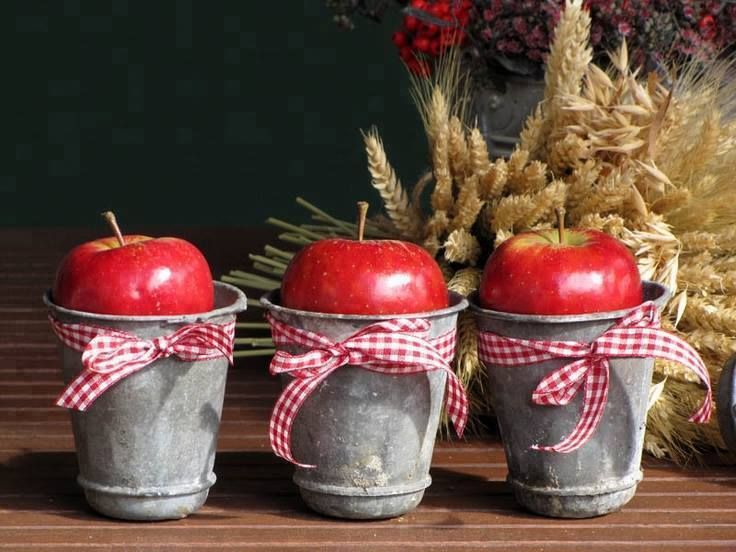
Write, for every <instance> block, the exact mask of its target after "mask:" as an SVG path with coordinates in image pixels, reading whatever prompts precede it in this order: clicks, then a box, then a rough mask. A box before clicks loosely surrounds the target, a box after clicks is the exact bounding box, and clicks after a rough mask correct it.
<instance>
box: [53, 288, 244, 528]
mask: <svg viewBox="0 0 736 552" xmlns="http://www.w3.org/2000/svg"><path fill="white" fill-rule="evenodd" d="M44 301H45V303H46V305H47V306H48V307H49V309H50V311H51V313H52V314H53V316H54V317H55V318H57V319H58V320H60V321H61V322H63V323H72V324H87V325H92V326H101V327H106V328H113V329H116V330H121V331H124V332H128V333H132V334H134V335H136V336H138V337H141V338H145V339H150V338H154V337H158V336H161V335H167V334H171V333H173V332H174V331H176V330H177V329H179V328H180V327H182V326H184V325H186V324H191V323H196V322H211V323H218V324H221V323H227V322H231V321H232V320H233V319H234V318H235V315H236V313H238V312H241V311H243V310H245V308H246V299H245V295H244V294H243V292H242V291H240V290H239V289H237V288H235V287H233V286H230V285H227V284H223V283H220V282H215V309H214V310H212V311H210V312H206V313H201V314H195V315H181V316H169V317H167V316H116V315H105V314H94V313H87V312H80V311H73V310H69V309H65V308H62V307H59V306H58V305H55V304H54V303H53V302H52V300H51V297H50V294H49V293H47V294H46V295H45V296H44ZM81 358H82V353H80V352H79V351H75V350H73V349H71V348H69V347H66V346H64V345H61V359H62V368H63V375H64V382H65V383H69V382H70V381H71V380H73V379H74V378H75V377H76V376H77V374H78V373H79V372H80V371H81V370H82V360H81ZM227 369H228V361H227V359H226V358H217V359H214V360H204V361H198V362H184V361H182V360H180V359H178V358H175V357H169V358H164V359H159V360H157V361H155V362H153V363H152V364H151V365H150V366H147V367H145V368H143V369H142V370H140V371H138V372H136V373H134V374H132V375H130V376H128V377H127V378H124V379H122V380H121V381H119V382H118V383H116V384H115V385H114V386H113V387H111V388H110V389H108V390H107V391H106V392H105V393H104V394H103V395H101V396H100V397H99V398H98V399H97V400H96V401H95V402H94V404H92V406H90V408H89V409H88V410H86V411H85V412H79V411H76V410H73V411H71V416H72V427H73V430H74V441H75V444H76V449H77V459H78V461H79V476H78V477H77V482H78V483H79V485H80V486H81V487H82V488H83V489H84V494H85V496H86V498H87V502H88V503H89V505H90V506H91V507H92V508H93V509H95V510H97V511H98V512H100V513H102V514H105V515H107V516H110V517H114V518H120V519H129V520H149V521H152V520H164V519H178V518H183V517H186V516H188V515H189V514H191V513H192V512H194V511H196V510H197V509H198V508H199V507H200V506H202V504H204V502H205V500H206V499H207V494H208V492H209V488H210V487H211V486H212V485H213V484H214V483H215V479H216V478H215V474H214V472H213V471H212V467H213V465H214V461H215V450H216V446H217V433H218V430H219V426H220V415H221V414H222V403H223V399H224V395H225V379H226V376H227Z"/></svg>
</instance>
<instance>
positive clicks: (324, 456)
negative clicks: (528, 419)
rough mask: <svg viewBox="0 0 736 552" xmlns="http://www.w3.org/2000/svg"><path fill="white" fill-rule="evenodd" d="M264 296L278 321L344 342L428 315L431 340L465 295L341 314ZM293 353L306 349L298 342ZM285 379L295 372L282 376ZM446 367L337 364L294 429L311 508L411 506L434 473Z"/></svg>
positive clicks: (368, 511)
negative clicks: (383, 311)
mask: <svg viewBox="0 0 736 552" xmlns="http://www.w3.org/2000/svg"><path fill="white" fill-rule="evenodd" d="M261 302H262V303H263V304H264V306H265V307H266V308H267V309H269V311H270V312H271V314H272V315H273V316H274V317H275V318H276V319H277V320H279V321H281V322H283V323H286V324H288V325H290V326H293V327H295V328H299V329H304V330H309V331H312V332H316V333H319V334H321V335H323V336H325V337H327V338H329V339H330V340H331V341H334V342H338V341H342V340H344V339H346V338H348V337H349V336H351V335H352V334H354V333H355V332H356V331H358V330H360V329H361V328H364V327H365V326H368V325H370V324H373V323H375V322H379V321H381V320H390V319H395V318H423V319H426V320H428V321H429V323H430V326H431V327H430V331H429V339H433V338H436V337H439V336H441V335H444V334H446V333H447V332H449V331H450V330H452V329H453V328H454V327H455V323H456V321H457V315H458V313H459V312H460V311H461V310H463V309H465V308H466V307H467V304H468V303H467V301H466V300H465V299H464V298H463V297H462V296H460V295H458V294H456V293H451V294H450V307H449V308H446V309H442V310H437V311H432V312H425V313H416V314H401V315H381V316H371V315H340V314H323V313H313V312H307V311H300V310H294V309H289V308H285V307H282V306H280V305H279V304H278V303H279V295H278V292H271V293H269V294H267V295H265V296H264V297H263V298H262V299H261ZM289 352H291V353H297V352H301V351H300V350H299V349H298V348H296V347H295V348H293V350H289ZM282 378H283V379H282V382H284V384H286V383H288V381H289V380H288V379H287V378H290V376H282ZM446 378H447V376H446V374H445V373H444V372H442V371H439V370H435V371H430V372H421V373H417V374H410V375H389V374H382V373H378V372H373V371H370V370H367V369H364V368H361V367H360V366H351V365H346V366H342V367H340V368H338V369H337V370H336V371H335V372H333V373H332V374H330V376H329V377H328V378H327V379H326V380H325V381H323V382H322V383H321V384H320V386H319V387H318V388H317V389H316V390H315V391H314V392H313V393H312V394H311V395H310V396H309V398H307V400H306V401H305V403H304V404H303V405H302V407H301V409H300V410H299V414H298V415H297V417H296V420H295V422H294V426H293V428H292V433H291V435H292V441H291V443H292V452H293V454H294V457H295V458H296V459H297V460H298V461H300V462H302V463H305V464H313V465H316V467H315V468H302V467H296V469H295V472H294V478H293V479H294V483H295V484H296V485H297V486H298V487H299V492H300V494H301V496H302V499H303V500H304V502H305V503H306V504H307V506H309V507H310V508H311V509H312V510H315V511H317V512H319V513H322V514H326V515H329V516H333V517H338V518H348V519H382V518H390V517H395V516H399V515H402V514H404V513H406V512H408V511H410V510H412V509H414V508H415V507H416V506H417V505H418V504H419V502H420V501H421V500H422V497H423V496H424V490H425V489H426V488H427V487H429V485H430V484H431V482H432V479H431V478H430V476H429V466H430V463H431V461H432V451H433V450H434V443H435V439H436V435H437V427H438V425H439V420H440V413H441V411H442V404H443V397H444V393H445V380H446Z"/></svg>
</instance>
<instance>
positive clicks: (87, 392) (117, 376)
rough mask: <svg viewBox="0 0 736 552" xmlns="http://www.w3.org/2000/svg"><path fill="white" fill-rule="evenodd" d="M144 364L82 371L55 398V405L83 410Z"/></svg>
mask: <svg viewBox="0 0 736 552" xmlns="http://www.w3.org/2000/svg"><path fill="white" fill-rule="evenodd" d="M148 364H149V363H145V364H135V365H130V366H127V367H126V368H123V369H121V370H118V371H116V372H106V373H104V374H103V373H99V372H94V371H92V370H82V372H81V373H80V374H79V375H78V376H77V377H76V378H75V379H74V380H73V381H72V382H71V383H70V384H69V385H67V387H66V389H64V391H62V392H61V395H59V397H58V398H57V399H56V406H61V407H64V408H71V409H73V410H79V411H80V412H84V411H85V410H87V409H88V408H89V407H90V406H92V404H93V403H94V402H95V401H96V400H97V399H98V398H99V397H100V395H102V394H103V393H104V392H105V391H107V389H108V388H110V387H112V386H113V385H114V384H116V383H117V382H118V381H120V380H121V379H123V378H125V377H128V376H129V375H130V374H132V373H133V372H137V371H138V370H140V369H141V368H143V367H144V366H147V365H148Z"/></svg>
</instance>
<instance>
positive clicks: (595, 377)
mask: <svg viewBox="0 0 736 552" xmlns="http://www.w3.org/2000/svg"><path fill="white" fill-rule="evenodd" d="M608 371H609V364H608V359H606V358H599V359H596V360H595V361H594V362H593V366H592V367H591V368H590V370H589V372H588V375H587V377H586V378H585V396H584V398H583V407H582V412H581V415H580V420H578V423H577V425H576V426H575V429H573V431H572V433H571V434H570V435H568V436H567V437H566V438H565V439H563V440H562V441H560V442H559V443H557V444H556V445H551V446H546V445H533V446H532V449H533V450H539V451H545V452H561V453H568V452H573V451H575V450H577V449H579V448H580V447H582V446H583V445H584V444H585V443H587V442H588V440H589V439H590V437H591V435H593V433H595V430H596V429H597V428H598V424H600V421H601V419H602V418H603V411H604V410H605V408H606V402H607V400H608Z"/></svg>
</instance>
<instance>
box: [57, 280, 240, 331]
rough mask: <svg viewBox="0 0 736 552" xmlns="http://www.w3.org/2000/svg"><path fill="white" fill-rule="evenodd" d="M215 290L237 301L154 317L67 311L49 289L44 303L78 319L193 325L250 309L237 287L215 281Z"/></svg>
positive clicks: (58, 311) (154, 315)
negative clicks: (207, 308) (214, 307)
mask: <svg viewBox="0 0 736 552" xmlns="http://www.w3.org/2000/svg"><path fill="white" fill-rule="evenodd" d="M213 284H214V288H215V295H217V290H218V289H220V290H223V291H229V292H231V293H234V294H235V300H234V301H233V302H232V303H230V304H229V305H225V306H222V307H219V308H216V309H213V310H210V311H206V312H197V313H192V314H174V315H166V314H152V315H139V314H136V315H130V314H103V313H97V312H89V311H79V310H74V309H67V308H65V307H62V306H61V305H57V304H56V303H54V302H53V300H52V299H51V290H50V289H48V290H46V292H45V293H44V294H43V302H44V304H45V305H46V306H47V307H48V308H49V310H50V311H52V312H56V313H59V314H63V315H65V316H73V317H77V318H87V319H95V320H107V321H115V322H170V323H175V324H178V323H185V324H188V323H193V322H200V321H202V320H206V319H210V318H217V317H220V316H226V315H230V314H237V313H239V312H243V311H245V310H246V308H247V307H248V300H247V298H246V296H245V293H244V292H243V291H242V290H240V289H238V288H237V287H235V286H233V285H230V284H226V283H224V282H218V281H217V280H214V281H213Z"/></svg>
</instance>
